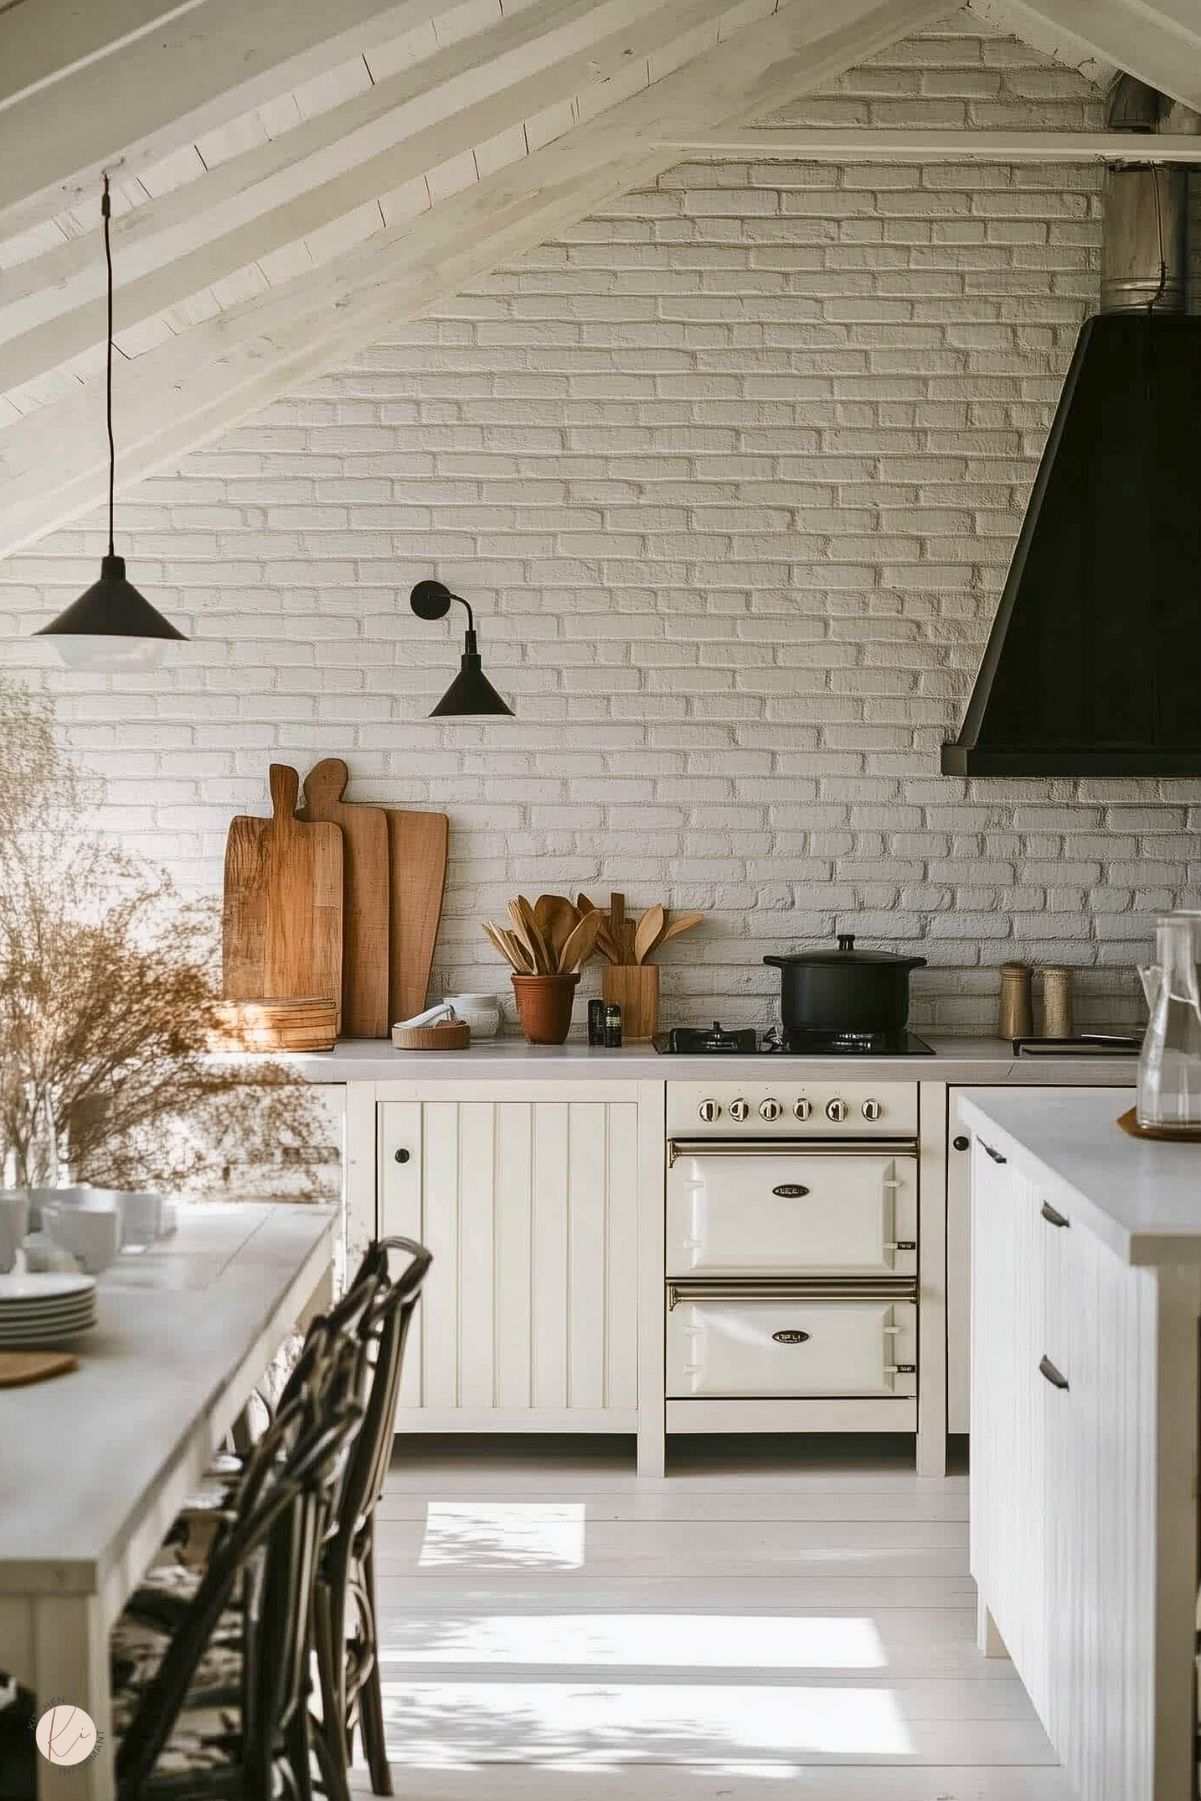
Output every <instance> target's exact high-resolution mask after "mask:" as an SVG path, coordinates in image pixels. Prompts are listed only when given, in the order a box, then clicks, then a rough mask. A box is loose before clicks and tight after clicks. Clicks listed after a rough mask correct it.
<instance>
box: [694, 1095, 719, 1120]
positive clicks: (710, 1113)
mask: <svg viewBox="0 0 1201 1801" xmlns="http://www.w3.org/2000/svg"><path fill="white" fill-rule="evenodd" d="M697 1112H698V1113H699V1114H700V1116H701V1118H702V1119H703V1120H704V1122H705V1124H706V1125H707V1126H711V1125H712V1124H713V1121H714V1120H715V1119H718V1118H719V1117H720V1115H721V1107H720V1106H719V1105H718V1103H717V1102H716V1101H702V1102H701V1104H700V1106H699V1107H698V1108H697Z"/></svg>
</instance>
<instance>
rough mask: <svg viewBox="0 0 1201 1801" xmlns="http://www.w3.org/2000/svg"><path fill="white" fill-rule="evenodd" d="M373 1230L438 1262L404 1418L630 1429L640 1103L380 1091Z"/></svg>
mask: <svg viewBox="0 0 1201 1801" xmlns="http://www.w3.org/2000/svg"><path fill="white" fill-rule="evenodd" d="M378 1125H379V1168H380V1196H379V1198H380V1229H381V1231H382V1232H384V1233H402V1234H405V1235H406V1236H409V1237H413V1238H419V1239H421V1240H422V1241H423V1242H424V1243H425V1244H427V1245H428V1246H429V1248H430V1250H431V1251H432V1252H433V1254H434V1263H433V1268H432V1270H431V1273H430V1276H429V1279H428V1280H427V1283H426V1286H425V1290H424V1292H423V1295H422V1300H421V1306H420V1309H419V1311H418V1320H419V1322H420V1330H419V1333H418V1335H417V1338H418V1342H417V1343H416V1344H414V1345H412V1346H411V1354H410V1356H409V1357H408V1359H407V1361H406V1368H405V1372H404V1378H403V1382H402V1388H401V1395H400V1405H399V1410H398V1414H397V1423H398V1425H409V1426H412V1427H414V1428H416V1429H417V1430H421V1431H457V1432H462V1431H480V1432H490V1431H491V1432H499V1431H532V1432H537V1431H547V1432H556V1431H580V1432H597V1431H613V1432H632V1431H633V1430H634V1429H635V1426H636V1424H637V1352H638V1346H637V1231H638V1108H637V1105H636V1103H634V1102H633V1101H631V1102H628V1103H626V1102H619V1101H603V1100H598V1101H587V1100H566V1101H565V1100H545V1101H538V1100H533V1101H515V1100H500V1101H490V1100H458V1101H440V1100H439V1101H385V1102H382V1103H381V1105H380V1107H379V1109H378Z"/></svg>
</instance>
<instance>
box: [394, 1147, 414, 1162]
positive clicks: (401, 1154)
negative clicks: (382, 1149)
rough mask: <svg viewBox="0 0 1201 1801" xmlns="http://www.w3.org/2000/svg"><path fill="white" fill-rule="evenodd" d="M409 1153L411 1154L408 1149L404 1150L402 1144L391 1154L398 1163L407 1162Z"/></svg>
mask: <svg viewBox="0 0 1201 1801" xmlns="http://www.w3.org/2000/svg"><path fill="white" fill-rule="evenodd" d="M411 1155H412V1153H411V1152H410V1151H406V1150H405V1149H404V1148H403V1146H402V1147H401V1149H400V1150H399V1151H394V1152H393V1156H394V1157H395V1158H396V1161H397V1162H398V1163H407V1162H408V1161H409V1158H410V1156H411Z"/></svg>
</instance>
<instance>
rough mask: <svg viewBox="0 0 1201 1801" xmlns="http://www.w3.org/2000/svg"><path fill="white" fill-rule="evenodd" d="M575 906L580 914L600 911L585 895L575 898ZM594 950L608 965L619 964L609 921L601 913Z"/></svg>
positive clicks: (619, 960)
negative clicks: (605, 959)
mask: <svg viewBox="0 0 1201 1801" xmlns="http://www.w3.org/2000/svg"><path fill="white" fill-rule="evenodd" d="M575 904H576V912H577V913H580V914H584V913H597V912H599V911H600V909H599V908H598V907H597V905H596V903H595V902H594V901H590V900H589V899H588V896H587V895H586V894H578V895H577V896H576V903H575ZM596 948H597V950H598V951H599V952H600V954H601V956H602V957H605V958H607V959H608V961H609V962H610V963H620V962H621V958H620V956H619V955H618V951H617V946H616V944H615V943H614V942H613V934H612V932H611V931H610V930H609V921H608V919H607V918H606V916H605V915H604V914H603V913H601V926H600V933H599V935H598V937H597V940H596Z"/></svg>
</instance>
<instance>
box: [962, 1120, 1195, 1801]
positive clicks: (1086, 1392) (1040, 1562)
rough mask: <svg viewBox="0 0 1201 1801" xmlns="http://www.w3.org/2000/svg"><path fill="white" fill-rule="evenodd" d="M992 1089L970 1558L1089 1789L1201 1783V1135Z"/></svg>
mask: <svg viewBox="0 0 1201 1801" xmlns="http://www.w3.org/2000/svg"><path fill="white" fill-rule="evenodd" d="M1129 1101H1130V1095H1129V1092H1128V1091H1121V1090H1100V1091H1097V1092H1092V1093H1081V1092H1079V1091H1077V1092H1070V1091H1062V1092H1058V1093H1053V1094H1048V1093H1046V1092H1045V1091H1044V1092H1043V1093H1042V1094H1040V1095H1038V1096H1034V1095H1032V1094H1021V1093H1016V1092H1005V1091H1003V1090H1002V1091H993V1092H989V1091H987V1090H977V1091H976V1092H975V1093H974V1094H973V1095H971V1096H970V1097H964V1098H962V1099H961V1100H960V1103H959V1109H958V1112H959V1120H960V1122H961V1123H962V1124H963V1125H965V1126H966V1127H967V1128H968V1129H969V1130H970V1132H971V1136H972V1149H971V1168H972V1426H973V1438H972V1470H971V1567H972V1574H973V1576H974V1577H975V1579H976V1582H977V1585H978V1593H979V1607H980V1643H981V1648H982V1649H983V1650H985V1651H986V1652H988V1653H989V1654H991V1655H1004V1654H1006V1653H1008V1654H1009V1655H1010V1656H1011V1657H1012V1659H1013V1662H1014V1664H1015V1666H1016V1668H1017V1670H1018V1673H1019V1675H1020V1676H1021V1677H1022V1680H1023V1682H1024V1683H1025V1685H1026V1687H1027V1689H1028V1691H1029V1693H1030V1696H1031V1699H1032V1700H1033V1702H1034V1704H1035V1707H1036V1708H1037V1710H1038V1712H1039V1715H1040V1717H1041V1718H1042V1721H1043V1724H1044V1726H1045V1727H1046V1730H1047V1733H1048V1736H1049V1737H1050V1739H1051V1742H1052V1744H1053V1745H1054V1746H1055V1748H1056V1750H1057V1751H1058V1753H1059V1755H1060V1757H1061V1758H1062V1760H1063V1763H1064V1766H1065V1768H1066V1770H1067V1772H1068V1775H1069V1777H1070V1778H1071V1780H1072V1783H1073V1785H1074V1787H1075V1790H1076V1793H1077V1794H1078V1795H1079V1796H1080V1797H1081V1801H1179V1798H1180V1797H1184V1796H1187V1795H1189V1794H1191V1793H1193V1792H1194V1789H1193V1768H1194V1763H1195V1758H1196V1739H1195V1705H1194V1691H1195V1670H1196V1664H1195V1636H1196V1629H1195V1613H1196V1597H1197V1581H1198V1567H1197V1565H1198V1560H1197V1537H1198V1518H1197V1466H1198V1404H1199V1400H1201V1382H1199V1369H1198V1331H1199V1326H1201V1146H1195V1145H1181V1144H1166V1143H1155V1142H1148V1141H1142V1140H1136V1139H1133V1138H1131V1137H1129V1136H1128V1135H1127V1134H1125V1133H1124V1132H1123V1131H1121V1130H1120V1128H1119V1127H1118V1126H1117V1125H1116V1123H1115V1121H1116V1117H1117V1115H1118V1114H1119V1113H1120V1112H1122V1111H1124V1109H1125V1108H1126V1106H1128V1105H1129Z"/></svg>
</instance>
